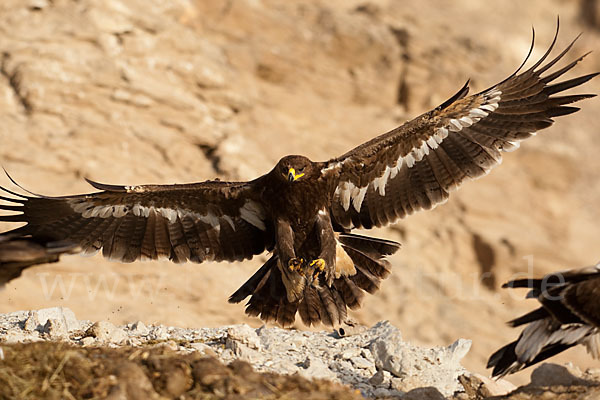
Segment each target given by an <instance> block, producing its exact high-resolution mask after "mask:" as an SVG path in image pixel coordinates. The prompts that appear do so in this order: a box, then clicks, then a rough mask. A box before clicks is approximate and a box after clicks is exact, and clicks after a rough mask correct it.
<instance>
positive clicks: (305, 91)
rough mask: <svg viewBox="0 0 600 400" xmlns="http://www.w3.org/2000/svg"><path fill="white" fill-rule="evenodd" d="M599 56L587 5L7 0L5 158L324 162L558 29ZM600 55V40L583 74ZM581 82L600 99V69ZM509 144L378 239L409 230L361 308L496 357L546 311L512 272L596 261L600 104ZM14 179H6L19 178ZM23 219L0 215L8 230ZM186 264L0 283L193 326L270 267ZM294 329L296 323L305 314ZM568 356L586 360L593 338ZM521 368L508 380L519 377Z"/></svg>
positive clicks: (83, 268) (80, 169) (21, 173)
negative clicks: (443, 197) (510, 286)
mask: <svg viewBox="0 0 600 400" xmlns="http://www.w3.org/2000/svg"><path fill="white" fill-rule="evenodd" d="M557 15H560V21H561V35H560V37H559V40H558V45H557V48H558V49H562V48H564V46H566V45H567V44H568V43H569V41H570V40H572V38H574V37H575V36H576V35H577V34H578V33H579V32H581V31H585V34H584V36H583V37H582V38H581V39H580V40H579V41H578V42H577V43H576V45H575V46H574V49H573V50H572V52H571V54H570V57H568V58H569V59H574V58H575V57H576V56H579V55H580V54H582V53H584V52H586V51H588V50H597V48H598V44H599V43H600V30H599V27H598V20H599V19H598V15H599V12H598V6H597V4H596V2H595V1H590V0H582V1H567V0H536V1H528V2H518V1H506V2H475V1H470V0H457V1H454V2H451V3H450V2H448V3H446V2H444V3H440V2H436V1H420V2H413V1H400V0H370V1H364V0H362V1H355V0H330V1H324V0H323V1H321V0H315V1H309V0H300V1H293V2H287V1H281V0H279V1H275V0H227V1H221V2H214V1H207V0H204V1H201V0H198V1H193V0H175V1H166V0H105V1H102V2H100V1H93V0H28V1H23V0H4V1H2V2H0V51H1V59H0V121H1V123H0V162H1V163H2V165H3V166H4V167H5V168H6V169H7V170H8V171H9V172H10V173H11V175H12V176H13V177H14V178H15V179H16V180H17V181H18V182H20V183H21V184H23V185H24V187H26V188H28V189H31V190H32V191H34V192H39V193H43V194H46V195H64V194H74V193H84V192H88V191H90V190H91V189H90V187H89V186H88V185H87V184H86V183H85V182H84V181H83V177H89V178H91V179H93V180H97V181H100V182H106V183H115V184H117V183H120V184H143V183H176V182H177V183H183V182H192V181H200V180H205V179H212V178H214V177H216V176H218V177H220V178H222V179H244V180H245V179H251V178H254V177H256V176H257V175H259V174H263V173H266V172H268V171H269V170H270V169H271V168H272V166H273V165H274V163H276V162H277V160H278V159H279V158H280V157H282V156H284V155H286V154H294V153H300V154H304V155H306V156H308V157H310V158H312V159H313V160H325V159H328V158H331V157H334V156H337V155H340V154H342V153H343V152H345V151H347V150H349V149H350V148H352V147H354V146H356V145H358V144H360V143H362V142H364V141H366V140H368V139H370V138H372V137H374V136H376V135H378V134H380V133H383V132H385V131H387V130H390V129H392V128H394V127H395V126H397V125H399V124H400V123H402V122H403V121H405V120H407V119H410V118H412V117H414V116H416V115H418V114H420V113H422V112H424V111H427V110H429V109H431V108H432V107H435V106H437V105H438V104H439V103H441V102H442V101H444V100H445V99H446V98H448V97H449V96H450V95H452V94H453V93H454V92H455V91H456V90H457V89H458V88H460V87H461V85H462V84H463V83H464V82H465V81H466V79H467V78H471V86H472V88H473V90H475V91H478V90H482V89H484V88H486V87H488V86H490V85H492V84H494V83H496V82H498V81H500V80H502V79H504V78H505V77H506V76H507V75H508V74H510V73H511V72H512V71H513V70H514V69H515V68H516V67H517V66H518V65H519V64H520V63H521V61H522V59H523V57H524V56H525V55H526V54H527V50H528V48H529V45H530V41H531V26H532V25H533V26H534V27H535V29H536V43H537V45H536V48H535V51H534V54H533V58H534V59H535V58H536V57H539V56H540V55H541V54H542V53H543V52H544V51H545V50H546V48H547V46H548V45H549V43H550V41H551V40H552V37H553V34H554V30H555V26H556V16H557ZM599 70H600V58H599V57H598V55H597V54H596V53H592V54H591V55H590V56H589V57H588V58H587V59H586V61H585V62H583V64H581V66H580V67H578V68H577V69H576V72H575V73H576V74H584V73H589V72H595V71H599ZM579 92H591V93H600V80H598V79H596V80H595V81H592V82H591V83H590V84H587V85H586V86H585V88H584V89H581V90H580V91H579ZM581 107H582V111H581V112H579V113H577V114H575V115H571V116H568V117H565V118H560V119H559V120H558V122H557V123H556V124H555V125H554V127H552V128H550V129H548V130H545V131H544V132H543V133H542V134H540V135H539V136H537V137H535V138H533V139H530V140H528V141H527V142H525V143H524V144H523V145H522V146H521V149H519V150H518V151H517V152H515V153H511V154H507V155H506V156H505V159H504V162H503V165H502V166H501V167H499V168H498V169H497V170H494V171H493V172H492V173H491V174H490V175H489V176H488V177H486V178H484V179H482V180H480V181H477V182H469V183H467V184H465V185H464V186H463V187H462V188H461V189H460V190H459V191H458V192H456V193H455V194H453V195H452V196H451V198H450V201H449V202H448V203H447V204H446V205H443V206H440V207H438V208H437V209H435V210H433V211H430V212H426V213H421V214H417V215H414V216H412V217H410V218H407V219H406V220H402V221H399V222H398V223H397V224H396V225H394V226H391V227H389V228H386V229H381V230H378V231H377V232H371V234H374V235H378V236H381V237H385V238H389V239H392V240H397V241H400V242H402V244H403V248H402V250H401V251H400V252H399V253H398V254H396V255H395V256H394V257H392V259H391V262H392V264H393V266H394V268H393V274H392V276H391V277H390V278H389V279H388V280H387V281H386V282H384V284H383V286H382V290H381V291H380V292H379V293H378V294H377V295H376V296H369V297H367V298H366V299H365V302H364V305H363V308H362V309H361V310H360V311H358V312H355V313H353V314H352V316H353V318H355V319H356V320H357V321H359V322H361V323H364V324H368V325H372V324H373V323H375V322H377V321H379V320H382V319H388V320H390V321H391V322H392V323H393V324H394V325H396V326H398V327H399V328H400V330H401V331H402V334H403V337H404V338H405V339H406V340H409V341H412V342H414V343H416V344H426V345H448V344H450V343H452V342H454V340H455V339H457V338H459V337H464V338H468V339H472V340H473V348H472V350H471V352H470V353H469V354H468V355H467V357H466V359H465V361H464V362H463V364H464V365H465V366H466V367H467V368H468V369H469V370H471V371H475V372H481V373H484V374H487V372H486V371H485V369H484V367H485V361H486V359H487V356H488V355H489V354H490V353H491V352H492V351H493V350H495V349H496V348H498V347H499V346H501V345H503V344H504V343H506V342H507V341H509V340H513V339H514V338H515V337H516V336H517V335H518V331H515V330H512V329H510V328H508V327H507V326H506V325H505V322H506V321H507V320H509V319H511V318H514V317H516V316H517V315H519V313H522V312H525V311H527V310H529V309H531V307H533V306H534V304H532V302H525V301H523V300H522V299H521V298H522V296H524V294H525V293H524V292H516V293H510V292H506V291H503V290H500V289H499V287H500V285H501V284H502V283H503V282H504V281H506V280H507V279H509V278H511V277H513V276H514V275H515V274H518V273H527V274H529V275H530V274H535V275H542V274H544V273H547V272H550V271H554V270H558V269H565V268H571V267H578V266H584V265H590V264H593V263H595V262H597V261H598V260H600V248H599V246H598V237H599V236H600V226H599V225H598V224H597V221H599V220H600V218H599V217H600V208H599V207H597V205H598V204H599V203H600V186H599V185H598V184H597V180H598V170H599V169H600V158H598V155H597V154H598V151H599V150H600V144H599V142H598V140H597V135H598V122H597V114H598V112H600V102H599V100H598V99H591V100H588V101H586V102H584V103H581ZM0 185H3V186H7V187H11V188H14V186H12V185H11V184H10V182H9V180H8V179H7V178H6V177H0ZM9 227H10V226H9V224H5V225H3V226H2V230H6V229H8V228H9ZM264 260H265V257H257V258H256V259H254V260H252V261H250V262H244V263H234V264H227V263H220V264H217V263H206V264H203V265H194V264H185V265H172V264H170V263H169V262H154V263H148V262H144V263H142V262H138V263H134V264H130V265H123V264H118V263H109V262H106V261H104V260H103V259H102V258H101V257H100V256H95V257H92V258H82V257H78V256H72V257H65V258H64V259H63V260H61V262H60V263H59V264H55V265H51V266H45V267H39V268H35V269H31V270H28V271H26V273H25V274H24V276H23V277H22V278H20V279H18V280H16V281H14V282H12V283H11V284H9V285H8V286H7V287H6V288H5V289H4V291H2V292H0V312H9V311H15V310H26V309H39V308H45V307H50V306H67V307H69V308H71V309H72V310H73V311H75V313H76V314H77V316H78V317H79V318H86V319H90V320H106V319H108V320H110V321H112V322H113V323H115V324H122V323H125V322H131V321H135V320H143V321H145V322H147V323H162V324H165V325H177V326H182V327H211V326H219V325H224V324H232V323H241V322H246V323H248V324H250V325H252V326H260V325H261V322H260V321H259V320H257V319H249V318H246V317H245V316H244V313H243V306H242V305H229V304H228V303H227V296H228V295H229V294H231V293H232V292H233V291H234V290H235V289H236V288H237V287H238V286H239V285H240V284H241V283H243V282H244V281H245V280H246V279H247V278H248V276H249V275H250V274H251V273H252V272H253V271H254V270H255V269H256V268H257V267H258V266H260V265H261V263H262V262H264ZM297 327H298V328H299V329H304V328H303V326H302V325H301V324H300V323H298V324H297ZM556 361H558V362H561V361H562V362H565V361H572V362H573V363H575V364H576V365H579V366H580V367H582V368H583V367H586V366H591V365H594V362H593V361H592V360H591V359H590V358H589V357H588V356H587V355H586V354H585V352H584V351H583V350H582V349H575V350H571V351H569V352H566V353H565V354H564V355H562V356H561V357H559V358H557V359H556ZM528 375H529V372H528V371H525V372H522V373H520V374H518V375H516V376H514V377H513V378H511V380H512V381H513V382H515V383H520V382H523V381H526V380H528V379H526V378H527V377H528Z"/></svg>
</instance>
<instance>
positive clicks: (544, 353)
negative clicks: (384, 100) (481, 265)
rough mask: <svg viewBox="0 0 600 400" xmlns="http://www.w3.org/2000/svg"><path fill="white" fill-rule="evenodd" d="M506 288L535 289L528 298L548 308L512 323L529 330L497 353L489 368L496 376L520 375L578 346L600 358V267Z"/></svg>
mask: <svg viewBox="0 0 600 400" xmlns="http://www.w3.org/2000/svg"><path fill="white" fill-rule="evenodd" d="M503 287H505V288H506V287H510V288H529V289H531V290H530V291H529V293H528V294H527V298H534V299H537V301H538V302H539V303H540V304H541V305H542V306H541V307H540V308H537V309H535V310H533V311H531V312H529V313H527V314H525V315H523V316H521V317H519V318H516V319H514V320H512V321H510V322H509V325H510V326H512V327H517V326H522V325H526V327H525V329H523V332H521V335H520V336H519V338H518V339H517V340H515V341H514V342H512V343H509V344H507V345H506V346H504V347H502V348H501V349H499V350H498V351H496V352H495V353H494V354H492V355H491V357H490V359H489V361H488V364H487V368H493V370H492V376H493V377H502V376H505V375H508V374H512V373H515V372H517V371H520V370H522V369H523V368H527V367H529V366H531V365H534V364H537V363H539V362H540V361H543V360H545V359H547V358H550V357H552V356H554V355H556V354H558V353H560V352H562V351H564V350H567V349H569V348H571V347H573V346H575V345H577V344H583V345H584V346H585V347H586V348H587V350H588V352H589V353H590V354H591V355H592V356H593V357H594V358H600V264H597V265H595V266H593V267H587V268H581V269H574V270H569V271H566V272H556V273H553V274H549V275H546V276H544V277H543V278H541V279H518V280H513V281H510V282H507V283H505V284H504V285H503Z"/></svg>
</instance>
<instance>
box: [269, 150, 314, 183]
mask: <svg viewBox="0 0 600 400" xmlns="http://www.w3.org/2000/svg"><path fill="white" fill-rule="evenodd" d="M313 169H314V168H313V162H312V161H310V160H309V159H308V158H306V157H304V156H285V157H283V158H282V159H281V160H279V162H278V163H277V167H276V170H277V171H278V172H279V173H278V175H279V176H281V177H282V178H283V179H285V180H286V181H288V182H296V181H297V180H300V179H302V180H304V179H307V178H309V177H310V176H311V175H312V173H313Z"/></svg>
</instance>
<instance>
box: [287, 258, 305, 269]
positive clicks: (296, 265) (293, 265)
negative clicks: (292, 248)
mask: <svg viewBox="0 0 600 400" xmlns="http://www.w3.org/2000/svg"><path fill="white" fill-rule="evenodd" d="M303 263H304V260H303V259H301V258H295V257H294V258H291V259H290V261H288V268H289V269H290V271H300V268H302V264H303Z"/></svg>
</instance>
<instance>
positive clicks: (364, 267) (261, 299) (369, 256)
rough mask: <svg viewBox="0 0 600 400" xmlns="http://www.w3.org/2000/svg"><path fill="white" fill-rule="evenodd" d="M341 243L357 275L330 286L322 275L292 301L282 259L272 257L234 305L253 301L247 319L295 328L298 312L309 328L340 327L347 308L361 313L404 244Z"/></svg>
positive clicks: (344, 238)
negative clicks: (280, 263)
mask: <svg viewBox="0 0 600 400" xmlns="http://www.w3.org/2000/svg"><path fill="white" fill-rule="evenodd" d="M338 241H339V243H340V244H341V245H342V248H343V249H344V251H345V252H346V254H347V255H348V256H349V257H350V259H351V260H352V262H353V263H354V270H353V271H355V273H354V275H348V274H342V275H341V276H339V277H338V278H336V279H334V280H333V283H332V284H331V286H327V285H326V284H325V283H324V282H325V279H321V278H322V276H319V278H318V279H315V280H314V281H313V282H312V283H311V284H307V285H306V286H305V287H304V289H303V292H302V297H301V298H300V299H299V300H298V301H295V302H290V301H288V298H287V294H286V289H285V286H284V284H283V281H282V273H281V271H280V269H279V267H278V265H277V260H278V257H277V255H273V256H272V257H271V258H270V259H269V260H268V261H267V262H266V263H265V264H264V265H263V266H262V267H261V268H260V269H259V270H258V271H256V273H255V274H254V275H252V276H251V277H250V279H248V280H247V281H246V282H245V283H244V284H243V285H242V286H241V287H240V288H239V289H238V290H236V291H235V293H233V294H232V295H231V296H230V297H229V302H230V303H239V302H241V301H243V300H244V299H246V298H247V297H250V299H249V301H248V303H247V304H246V314H248V315H250V316H256V317H260V318H261V319H262V320H264V321H274V322H277V323H279V324H280V325H282V326H290V325H292V324H293V323H294V320H295V314H296V312H298V314H299V315H300V319H301V320H302V322H303V323H304V324H305V325H308V326H311V325H318V324H319V323H323V324H324V325H329V326H335V325H338V324H341V323H342V322H343V321H344V320H345V319H346V318H347V313H348V311H347V308H350V309H357V308H359V307H360V305H361V300H362V298H363V297H364V293H365V292H368V293H374V292H375V291H377V289H379V286H380V285H381V281H382V280H383V279H385V278H386V277H387V276H388V275H389V274H390V264H389V263H388V262H387V261H386V260H384V259H383V258H384V257H385V256H386V255H389V254H393V253H394V252H396V251H397V250H398V249H399V248H400V245H399V244H398V243H395V242H392V241H388V240H383V239H376V238H370V237H367V236H360V235H354V234H349V233H343V234H339V235H338Z"/></svg>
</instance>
